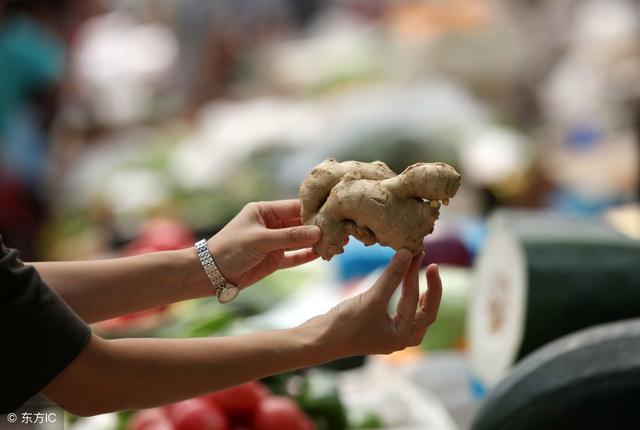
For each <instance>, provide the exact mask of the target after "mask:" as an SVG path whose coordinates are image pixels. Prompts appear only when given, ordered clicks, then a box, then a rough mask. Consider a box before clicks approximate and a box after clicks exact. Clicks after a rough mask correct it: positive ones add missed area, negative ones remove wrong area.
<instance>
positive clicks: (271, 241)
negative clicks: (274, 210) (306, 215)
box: [259, 225, 321, 252]
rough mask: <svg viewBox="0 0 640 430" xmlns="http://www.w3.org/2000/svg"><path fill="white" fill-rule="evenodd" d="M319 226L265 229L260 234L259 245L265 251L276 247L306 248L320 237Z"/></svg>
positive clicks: (273, 249)
mask: <svg viewBox="0 0 640 430" xmlns="http://www.w3.org/2000/svg"><path fill="white" fill-rule="evenodd" d="M320 234H321V233H320V228H319V227H318V226H315V225H301V226H296V227H288V228H279V229H266V230H264V231H263V233H262V234H261V235H260V236H261V237H260V239H259V242H260V245H261V246H262V247H263V249H265V251H267V252H270V251H275V250H277V249H300V248H308V247H309V246H311V245H313V244H314V243H316V242H317V241H318V240H319V239H320Z"/></svg>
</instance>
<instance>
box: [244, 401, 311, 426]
mask: <svg viewBox="0 0 640 430" xmlns="http://www.w3.org/2000/svg"><path fill="white" fill-rule="evenodd" d="M252 424H253V425H252V427H253V429H254V430H282V429H287V430H313V424H311V421H310V420H309V418H308V417H307V416H306V415H305V414H304V412H302V411H301V410H300V408H299V407H298V405H297V404H296V403H295V402H294V401H293V400H291V399H289V398H288V397H281V396H272V397H267V398H266V399H264V400H262V402H260V405H259V406H258V409H257V410H256V413H255V415H254V416H253V421H252Z"/></svg>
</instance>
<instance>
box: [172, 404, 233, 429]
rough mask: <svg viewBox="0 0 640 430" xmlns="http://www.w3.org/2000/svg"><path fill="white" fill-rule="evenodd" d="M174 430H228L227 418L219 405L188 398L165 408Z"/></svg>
mask: <svg viewBox="0 0 640 430" xmlns="http://www.w3.org/2000/svg"><path fill="white" fill-rule="evenodd" d="M167 411H168V413H169V416H170V418H171V420H172V421H173V424H174V425H175V429H176V430H229V420H228V419H227V417H226V416H225V414H224V412H223V411H222V409H220V407H219V406H216V405H213V404H208V403H207V402H205V401H204V400H202V399H189V400H184V401H182V402H178V403H175V404H173V405H171V407H169V408H167Z"/></svg>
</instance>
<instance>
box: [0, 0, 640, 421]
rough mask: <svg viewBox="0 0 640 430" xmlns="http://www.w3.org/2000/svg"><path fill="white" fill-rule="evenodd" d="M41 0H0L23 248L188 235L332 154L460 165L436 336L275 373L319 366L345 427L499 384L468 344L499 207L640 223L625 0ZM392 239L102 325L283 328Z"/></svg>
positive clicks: (636, 47) (3, 126) (639, 92)
mask: <svg viewBox="0 0 640 430" xmlns="http://www.w3.org/2000/svg"><path fill="white" fill-rule="evenodd" d="M35 3H36V4H37V5H38V6H36V7H35V9H33V10H30V11H29V16H30V18H24V20H23V21H21V22H19V23H14V22H13V21H9V20H6V19H7V17H8V16H11V15H10V11H11V8H12V7H14V6H16V5H17V7H21V6H20V4H21V2H8V3H4V4H3V5H2V6H0V19H2V18H5V21H3V23H2V26H1V27H0V77H1V78H2V80H3V82H5V84H4V87H5V88H3V87H2V84H0V133H1V134H0V136H1V140H0V234H1V235H2V236H3V238H4V241H5V243H6V245H7V246H10V247H16V248H19V249H20V250H21V253H22V256H23V258H24V259H25V260H27V261H28V260H43V259H48V260H69V259H89V258H103V257H113V256H120V255H132V254H137V253H143V252H151V251H156V250H163V249H175V248H181V247H186V246H191V244H192V243H193V242H194V241H195V239H197V238H201V237H208V236H210V235H212V234H214V233H215V232H216V231H217V230H218V229H220V228H221V227H222V226H224V225H225V223H226V222H227V221H229V220H230V219H231V218H232V217H233V216H234V215H235V214H236V213H237V212H238V211H239V210H240V209H241V208H242V206H243V205H244V204H246V203H248V202H251V201H258V200H273V199H284V198H294V197H296V196H297V188H298V185H299V183H300V182H301V180H302V179H303V178H304V177H305V176H306V174H307V173H308V172H309V171H310V170H311V169H312V168H313V166H315V165H316V164H318V163H320V162H321V161H322V160H324V159H326V158H329V157H333V158H336V159H338V160H351V159H355V160H360V161H374V160H382V161H384V162H386V163H387V164H388V165H389V166H390V167H391V168H392V169H393V170H395V171H396V172H400V171H402V170H403V169H404V168H405V167H406V166H408V165H410V164H412V163H415V162H419V161H428V162H431V161H444V162H447V163H449V164H451V165H452V166H454V167H455V168H456V169H457V170H458V171H459V172H460V173H461V174H462V175H463V182H462V186H461V188H460V190H459V192H458V194H457V196H456V197H455V198H454V199H453V200H452V201H451V204H450V205H449V206H447V207H443V208H442V210H441V216H440V220H439V221H438V222H437V224H436V229H435V232H434V234H433V235H430V236H429V237H428V238H427V239H426V241H425V250H426V257H425V264H426V263H431V262H435V263H439V264H441V275H442V278H443V282H444V297H443V303H442V307H441V313H440V316H439V319H438V321H437V322H436V324H435V325H434V326H433V328H431V329H430V330H429V332H428V334H427V336H426V338H425V342H424V343H423V345H421V346H420V347H419V348H411V349H408V350H405V351H402V352H400V353H396V354H393V355H391V356H380V357H368V358H366V359H365V358H354V359H351V360H343V361H341V362H338V363H333V364H331V365H329V366H327V367H324V368H323V369H321V370H316V371H315V372H316V374H313V372H312V375H311V377H310V376H309V374H308V373H302V374H299V373H295V374H291V375H285V376H282V377H280V378H271V380H270V381H267V382H268V383H269V384H270V387H272V389H274V390H276V391H278V390H279V391H280V392H282V393H287V394H290V395H293V396H295V395H296V392H295V391H296V390H295V389H294V388H292V386H296V384H295V382H296V381H298V383H299V382H300V380H301V379H300V378H303V379H304V378H320V379H323V378H324V379H323V380H324V381H325V382H326V381H329V382H328V383H329V384H330V385H331V384H333V385H331V386H332V387H334V388H335V390H337V391H336V392H337V393H338V395H339V398H340V406H339V407H342V408H345V409H346V414H347V417H348V419H349V422H350V423H351V425H352V426H355V425H357V424H358V423H360V424H362V423H363V420H364V421H366V420H367V419H369V424H370V425H373V424H375V423H376V422H380V423H383V425H384V427H385V428H398V429H399V428H407V429H408V428H416V429H417V428H432V429H454V428H459V429H465V428H468V427H469V425H470V423H471V420H472V418H473V415H474V413H475V411H476V410H477V408H478V405H479V404H480V403H481V401H482V399H483V398H484V396H485V395H486V392H487V391H488V390H490V388H491V387H490V386H485V385H484V384H483V383H482V381H478V378H477V377H476V375H474V371H473V369H472V367H471V366H470V365H469V360H468V350H469V335H468V333H469V331H470V328H469V325H470V324H472V322H469V318H470V317H469V312H468V310H469V308H470V306H471V300H472V299H471V297H472V295H473V291H474V287H476V282H475V280H477V277H476V275H477V273H475V270H477V268H476V265H477V257H478V255H480V254H481V253H482V251H483V249H484V247H485V245H486V241H487V237H488V236H489V235H490V234H491V221H488V220H491V219H495V213H496V211H498V214H504V213H506V214H509V213H512V212H505V210H514V209H518V210H522V211H526V212H519V213H526V214H528V215H531V214H533V217H534V219H535V218H536V216H535V214H536V213H544V214H545V216H550V217H559V218H563V217H568V218H567V219H581V220H587V221H588V222H598V223H600V222H602V223H604V224H606V225H608V226H610V227H612V228H613V229H615V230H618V231H619V232H622V233H623V234H625V235H627V236H629V237H635V239H636V240H637V239H638V238H640V218H639V216H638V209H637V202H638V199H639V197H640V181H639V179H638V177H639V171H640V168H639V161H638V160H639V156H638V155H639V151H640V143H639V142H640V6H639V4H638V3H637V2H635V1H624V0H586V1H565V2H555V1H552V0H549V1H537V2H529V1H503V0H493V1H491V0H442V1H427V0H422V1H420V0H407V1H390V0H389V1H384V0H376V1H359V0H340V1H338V0H335V1H329V0H305V1H302V0H300V1H293V0H289V1H287V0H269V1H256V2H251V1H238V0H226V1H223V0H215V1H213V0H211V1H207V0H180V1H168V0H165V1H163V0H144V1H143V0H138V1H129V0H122V1H104V2H101V1H97V0H94V1H90V2H87V1H84V2H83V1H77V2H76V1H71V0H67V1H42V2H35ZM10 23H11V25H9V24H10ZM12 49H17V50H18V51H20V52H22V53H25V56H24V58H22V60H21V61H23V62H20V61H11V62H10V60H12V58H13V57H11V56H10V55H11V53H12V51H11V50H12ZM26 53H28V55H27V54H26ZM3 56H4V57H3ZM17 76H18V77H19V79H18V77H17ZM507 216H508V215H507ZM492 217H493V218H492ZM563 219H564V218H563ZM391 255H392V251H390V250H389V249H385V248H381V247H378V246H373V247H370V248H365V247H364V246H362V245H360V244H359V243H357V241H355V240H352V241H351V243H350V244H349V245H348V247H347V248H346V250H345V253H344V254H343V255H340V256H339V257H336V258H334V259H333V260H332V261H331V262H323V261H316V262H313V263H311V264H309V265H306V266H304V267H301V268H297V269H291V270H287V271H282V272H278V273H276V274H274V275H272V276H270V277H268V278H267V279H265V280H263V281H261V282H259V283H258V285H255V286H254V287H252V288H251V289H249V290H247V291H244V292H243V293H242V294H241V295H240V297H239V299H238V300H237V302H234V303H233V304H232V305H229V306H224V307H223V306H220V305H217V304H216V303H215V302H214V301H213V300H210V299H203V300H197V301H192V302H187V303H179V304H176V305H172V306H170V307H167V308H163V309H159V310H153V311H150V312H147V313H143V314H141V315H136V316H132V317H126V318H122V319H116V320H112V321H108V322H105V323H102V324H98V325H96V326H95V330H96V331H97V332H99V333H101V334H103V335H104V336H108V337H118V336H130V335H139V336H150V335H151V336H161V337H188V336H209V335H223V334H234V333H245V332H249V331H258V330H263V329H268V328H279V327H290V326H293V325H296V324H299V323H301V322H303V321H305V320H306V319H308V318H310V317H311V316H313V315H315V314H317V313H318V312H320V311H321V310H323V309H327V310H328V309H329V308H331V306H333V305H334V304H335V303H337V302H339V301H340V300H343V299H344V298H345V297H348V296H349V295H350V294H355V292H356V291H360V290H362V289H364V288H366V287H367V286H368V285H371V283H372V280H373V279H375V278H376V276H377V274H378V273H379V271H380V270H381V268H382V267H384V266H385V264H386V262H387V261H388V260H389V258H390V257H391ZM637 316H640V312H638V314H637ZM317 372H319V373H317ZM318 375H320V376H318ZM291 380H293V381H294V382H293V383H292V382H291ZM298 385H299V384H298ZM292 390H293V391H292ZM126 417H127V415H126V414H125V415H122V414H121V415H120V416H117V415H115V414H113V415H109V416H102V417H97V418H93V419H89V420H91V421H89V420H80V421H77V422H75V424H74V427H72V428H77V429H82V428H87V429H89V428H90V429H102V428H104V429H105V430H106V429H110V428H116V426H117V425H120V426H122V425H123V422H124V420H125V419H126ZM363 417H364V418H363ZM376 420H377V421H376ZM329 421H330V420H329ZM118 423H119V424H118ZM371 423H373V424H371ZM326 428H338V427H335V425H334V427H331V425H328V424H327V427H326Z"/></svg>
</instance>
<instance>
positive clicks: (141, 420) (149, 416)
mask: <svg viewBox="0 0 640 430" xmlns="http://www.w3.org/2000/svg"><path fill="white" fill-rule="evenodd" d="M128 428H129V429H130V430H173V423H172V422H171V421H170V420H169V418H168V417H167V415H166V414H165V412H164V410H162V409H160V408H153V409H143V410H141V411H138V412H136V413H135V414H134V415H133V418H131V421H129V426H128Z"/></svg>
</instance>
